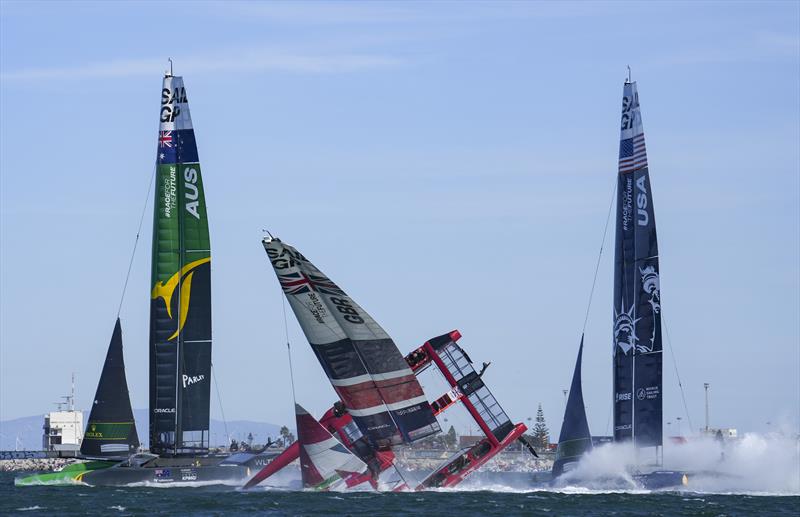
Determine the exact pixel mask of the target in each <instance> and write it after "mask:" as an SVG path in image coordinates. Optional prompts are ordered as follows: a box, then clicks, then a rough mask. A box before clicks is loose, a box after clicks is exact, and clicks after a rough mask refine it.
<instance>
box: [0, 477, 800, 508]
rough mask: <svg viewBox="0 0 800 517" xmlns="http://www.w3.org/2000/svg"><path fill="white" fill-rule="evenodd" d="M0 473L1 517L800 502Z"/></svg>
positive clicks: (793, 504)
mask: <svg viewBox="0 0 800 517" xmlns="http://www.w3.org/2000/svg"><path fill="white" fill-rule="evenodd" d="M14 477H15V475H14V474H12V473H0V515H21V516H35V515H59V516H61V515H63V516H70V515H74V516H81V517H89V516H95V515H97V516H116V515H119V516H124V515H190V516H216V515H242V516H245V515H246V516H253V515H275V516H283V515H287V516H289V515H291V516H313V515H352V516H404V515H426V516H428V515H430V516H437V515H442V516H454V517H464V516H484V515H488V516H492V515H496V516H508V515H547V516H573V515H574V516H584V515H615V516H649V515H669V516H672V515H687V516H688V515H690V516H709V517H711V516H761V515H763V516H783V515H786V516H793V517H796V516H797V515H800V496H797V495H777V494H769V493H749V494H714V493H697V492H690V491H687V492H648V491H641V490H637V491H601V490H597V491H592V490H586V489H577V488H576V489H570V488H569V487H567V488H564V489H562V490H559V491H542V490H524V489H513V488H510V487H504V486H502V485H497V484H493V485H491V490H487V489H481V488H480V487H479V486H474V485H473V486H474V488H471V489H468V490H467V489H463V490H442V491H430V492H417V493H401V494H393V493H372V492H355V493H336V492H304V491H290V490H279V489H269V488H260V489H257V490H253V491H248V492H243V491H240V490H237V489H235V488H232V487H225V486H195V487H193V486H188V487H169V488H162V487H149V486H142V487H131V488H99V487H88V486H33V487H17V486H14Z"/></svg>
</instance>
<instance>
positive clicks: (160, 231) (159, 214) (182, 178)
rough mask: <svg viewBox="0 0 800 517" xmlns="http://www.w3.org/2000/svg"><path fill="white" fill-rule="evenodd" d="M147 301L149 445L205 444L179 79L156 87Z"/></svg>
mask: <svg viewBox="0 0 800 517" xmlns="http://www.w3.org/2000/svg"><path fill="white" fill-rule="evenodd" d="M160 122H161V125H160V127H159V134H158V135H159V136H158V155H157V160H156V161H157V163H156V192H155V207H154V211H155V213H154V217H153V248H152V253H153V254H152V280H151V289H152V291H151V300H150V449H151V451H153V452H154V453H156V454H162V455H177V454H197V453H204V452H205V451H207V449H208V438H209V433H208V429H209V403H210V399H211V384H210V381H211V244H210V241H209V234H208V214H207V212H206V202H205V195H204V192H203V181H202V177H201V175H200V163H199V161H198V156H197V145H196V143H195V135H194V129H193V127H192V119H191V116H190V114H189V103H188V100H187V97H186V88H185V87H184V84H183V78H181V77H176V76H171V75H168V76H166V77H165V78H164V83H163V87H162V90H161V115H160Z"/></svg>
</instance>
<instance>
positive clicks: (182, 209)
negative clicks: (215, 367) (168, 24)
mask: <svg viewBox="0 0 800 517" xmlns="http://www.w3.org/2000/svg"><path fill="white" fill-rule="evenodd" d="M155 181H156V186H155V200H154V214H153V244H152V277H151V282H150V287H151V296H150V428H149V431H150V432H149V435H150V454H140V455H130V453H132V452H135V449H136V447H137V446H138V439H137V437H136V431H135V427H134V426H133V416H132V413H131V410H130V401H129V400H128V397H127V387H125V389H124V393H123V390H122V389H121V388H117V389H118V391H117V392H115V393H116V395H117V397H116V398H114V399H109V400H100V399H98V400H97V401H96V402H97V404H98V406H97V410H98V411H100V408H101V407H102V408H104V409H103V411H106V412H107V413H104V414H102V415H98V416H97V419H98V420H97V421H95V422H93V421H92V419H93V418H94V415H95V413H94V411H95V410H94V409H93V412H92V417H90V422H89V429H88V431H87V435H86V436H87V440H86V441H85V442H84V444H85V447H84V448H85V450H83V449H82V453H83V454H84V455H85V456H86V457H107V456H110V455H112V454H111V453H113V456H116V457H119V456H121V457H124V458H125V461H121V462H118V463H115V464H111V463H97V462H95V463H89V464H81V466H80V467H76V468H78V469H79V471H76V473H75V476H72V477H73V478H74V479H75V480H78V481H83V482H86V483H89V484H92V485H119V484H128V483H134V482H155V483H172V482H180V481H192V482H195V481H199V482H219V481H237V480H239V479H243V478H245V477H246V476H248V474H249V472H250V467H253V466H256V465H259V466H262V465H263V464H264V463H266V456H258V455H253V454H249V455H248V454H239V455H236V456H232V457H224V456H210V455H209V454H208V447H209V438H210V435H209V409H210V395H211V388H210V382H211V246H210V240H209V233H208V214H207V211H206V201H205V196H204V192H203V181H202V177H201V174H200V163H199V159H198V153H197V145H196V143H195V135H194V129H193V127H192V119H191V115H190V113H189V104H188V98H187V94H186V88H185V86H184V83H183V78H182V77H178V76H173V75H172V73H171V71H170V72H168V73H167V74H165V77H164V80H163V85H162V89H161V111H160V127H159V132H158V153H157V157H156V173H155ZM119 334H120V333H119V322H117V328H115V332H114V338H112V342H111V346H110V348H109V355H108V357H107V359H106V366H105V368H104V370H103V377H101V380H100V385H99V387H98V396H99V397H100V396H101V394H105V393H106V386H107V385H108V384H109V383H111V384H114V383H115V382H119V381H120V380H121V381H122V383H123V384H124V380H125V377H124V370H122V368H123V367H122V349H121V337H119ZM115 343H118V344H116V345H115ZM109 361H111V365H110V363H109ZM110 375H114V376H115V379H110V380H109V379H108V376H110ZM101 403H102V405H101ZM110 408H114V409H113V411H112V409H110ZM111 418H113V419H114V423H113V424H112V423H110V422H108V421H106V420H110V419H111ZM101 419H102V420H103V421H100V420H101ZM112 440H114V442H113V443H111V442H112ZM123 448H124V450H123ZM109 467H110V468H109ZM69 472H70V471H68V470H65V471H64V473H65V474H66V476H65V479H66V478H69V477H71V474H69Z"/></svg>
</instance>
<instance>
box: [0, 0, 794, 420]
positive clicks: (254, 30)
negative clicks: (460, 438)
mask: <svg viewBox="0 0 800 517" xmlns="http://www.w3.org/2000/svg"><path fill="white" fill-rule="evenodd" d="M0 5H1V6H2V8H1V10H0V29H1V30H0V58H2V59H1V61H0V94H1V95H0V109H1V110H2V111H1V112H0V115H2V116H1V117H0V204H1V206H0V215H1V216H2V220H1V221H0V282H1V287H2V298H1V299H0V420H5V419H9V418H15V417H19V416H25V415H30V414H35V413H41V412H44V411H47V410H49V409H50V408H52V407H53V406H52V405H51V403H52V402H55V401H56V400H57V399H58V397H59V396H60V395H62V394H65V393H66V391H67V389H68V385H69V376H70V372H72V371H75V372H77V375H78V403H79V405H81V406H83V407H87V406H88V404H89V403H90V401H91V398H92V396H93V393H94V390H95V385H96V382H97V377H98V375H99V371H100V367H101V363H102V360H103V357H104V354H105V348H106V346H107V344H108V339H109V337H110V334H111V330H112V327H113V323H114V321H113V320H114V316H115V314H116V310H117V304H118V301H119V296H120V292H121V289H122V284H123V282H124V279H125V273H126V269H127V263H128V260H129V257H130V252H131V247H132V246H133V242H134V237H135V235H136V229H137V224H138V220H139V214H140V213H141V211H142V207H143V204H144V201H145V193H146V191H147V186H148V185H147V182H148V179H149V178H150V174H151V172H152V167H153V163H154V158H155V144H156V131H157V123H158V118H157V117H158V108H159V106H158V102H159V96H160V81H161V75H162V73H163V71H164V69H165V67H166V66H167V64H166V59H167V57H172V58H173V60H174V62H175V73H176V74H179V75H183V76H184V77H185V81H186V86H187V92H188V94H189V99H190V104H191V109H192V117H193V121H194V125H195V129H196V133H197V141H198V146H199V151H200V160H201V162H202V165H203V174H204V182H205V186H206V193H207V202H208V206H209V214H210V225H211V238H212V250H213V251H212V253H213V263H214V269H213V280H212V282H213V284H212V289H213V299H214V322H213V325H214V340H215V341H214V365H215V373H216V374H217V379H218V381H219V388H220V390H221V393H222V399H223V402H224V408H225V415H226V416H227V417H228V418H229V419H240V418H241V419H244V418H246V419H253V420H265V421H271V422H275V423H284V422H287V423H288V422H292V421H293V407H292V403H291V394H290V390H289V384H288V382H289V379H288V372H287V368H286V354H285V346H284V343H283V341H284V338H283V334H284V327H283V317H282V312H281V297H282V294H281V293H280V290H279V288H278V285H277V282H276V280H275V278H274V274H273V273H272V271H271V270H270V269H271V268H269V265H268V262H267V260H266V256H265V254H264V251H263V249H262V248H261V245H260V237H261V229H262V228H268V229H270V230H271V231H272V232H273V233H274V234H276V235H279V236H280V237H282V238H283V239H284V240H285V241H287V242H289V243H291V244H293V245H295V246H296V247H298V248H299V249H300V250H301V251H303V253H304V254H306V256H308V257H309V258H310V259H311V260H312V261H314V262H315V263H316V264H317V265H318V266H319V267H320V268H321V269H322V270H323V271H325V272H326V273H327V274H328V275H329V276H330V277H331V278H333V279H334V280H335V281H336V282H337V283H339V284H340V285H341V286H342V287H343V288H344V289H346V290H347V291H348V292H349V294H351V295H352V296H353V298H355V299H356V300H357V301H358V302H359V304H360V305H362V306H363V307H364V308H365V309H366V310H368V311H369V312H370V313H371V314H372V315H373V316H374V317H375V319H376V320H377V321H379V322H380V323H381V324H382V325H383V326H384V327H385V328H386V330H387V331H388V332H389V333H390V334H391V335H392V336H393V337H394V338H395V340H396V342H397V343H398V345H399V347H400V349H401V350H404V351H405V350H411V349H413V348H414V347H416V346H417V345H418V344H421V343H422V342H423V341H425V340H426V339H427V338H429V337H432V336H435V335H438V334H441V333H444V332H447V331H449V330H451V329H454V328H458V329H460V330H461V331H462V333H463V335H464V338H463V339H462V344H463V346H464V347H465V348H466V349H467V350H468V351H469V352H470V355H472V357H473V358H474V359H475V360H476V361H478V362H481V361H484V360H491V361H492V367H491V368H490V370H489V371H488V372H487V374H486V377H485V378H486V380H487V382H488V383H490V386H491V387H492V389H493V391H494V392H495V394H496V396H497V398H498V399H499V400H500V401H501V402H502V404H503V405H504V406H505V408H506V410H507V411H508V413H510V414H511V416H512V418H514V419H516V420H522V419H525V418H527V417H529V416H533V415H534V414H535V410H536V405H537V404H538V403H540V402H541V403H542V406H543V408H544V411H545V415H546V417H547V418H548V421H549V423H550V426H551V430H552V431H553V433H554V434H557V431H558V427H559V424H560V420H561V412H562V409H563V397H562V394H561V390H562V389H563V388H566V387H568V386H569V382H570V376H571V373H572V368H573V361H574V358H575V354H576V352H577V344H578V340H579V337H580V331H581V326H582V324H583V319H584V313H585V310H586V303H587V298H588V294H589V289H590V287H591V282H592V275H593V272H594V265H595V260H596V257H597V252H598V249H599V246H600V241H601V237H602V232H603V226H604V224H605V219H606V213H607V209H608V206H609V202H610V200H611V198H610V196H611V193H612V189H613V186H614V182H615V181H616V161H617V149H618V147H617V146H618V142H617V141H618V138H619V135H618V122H619V121H618V119H619V114H618V113H619V106H620V102H621V93H622V83H623V80H624V78H625V75H626V68H625V67H626V65H630V66H631V67H632V69H633V77H634V79H635V80H637V81H638V84H639V92H640V96H641V103H642V115H643V120H644V126H645V130H646V132H647V135H648V141H647V143H648V154H649V163H650V167H651V175H652V184H653V189H654V203H655V207H656V219H657V222H658V231H659V241H660V242H659V244H660V246H659V247H660V251H661V281H662V301H663V308H664V315H665V318H666V323H667V327H668V330H669V335H670V337H671V343H672V348H673V350H674V358H675V359H676V360H677V365H678V368H679V372H680V375H681V379H682V381H683V386H684V388H685V390H686V397H687V403H688V407H689V416H690V418H691V419H692V423H693V424H694V427H698V426H700V425H702V422H703V383H704V382H709V383H711V386H712V388H711V389H712V392H711V393H712V395H711V403H712V406H711V418H712V424H713V425H720V426H731V427H738V428H740V429H743V430H765V429H767V427H768V426H767V424H766V422H771V423H772V424H771V425H772V426H775V425H778V424H780V423H783V424H786V425H788V426H790V428H792V429H795V430H796V429H798V427H800V415H799V414H798V412H799V411H800V409H799V408H800V296H799V295H798V293H800V265H799V264H800V209H799V208H798V207H799V206H800V181H799V178H800V145H799V144H798V142H799V141H800V34H799V33H798V31H799V30H800V29H798V27H800V7H799V4H798V3H796V2H778V3H766V2H759V3H744V2H736V3H723V2H710V3H698V2H691V3H689V2H687V3H656V2H650V3H632V2H624V3H600V2H582V3H557V4H556V3H522V2H518V3H500V2H494V3H461V4H455V3H449V2H447V3H422V2H414V3H400V2H393V3H378V2H369V3H356V2H347V3H296V2H292V3H256V2H245V3H235V2H228V3H215V2H202V3H191V2H174V3H172V2H145V3H134V2H127V3H123V2H117V3H100V2H98V3H75V2H71V3H66V2H52V3H44V2H38V3H37V2H20V3H15V2H3V3H2V4H0ZM151 210H152V208H151V205H148V208H147V216H146V218H145V222H144V227H143V228H144V230H143V235H142V239H141V242H140V246H139V250H138V252H137V255H136V258H135V261H134V265H133V269H132V276H131V284H130V287H129V290H128V294H127V298H126V301H125V305H124V307H123V311H122V317H123V332H124V340H125V350H126V363H127V370H128V382H129V385H130V388H131V395H132V398H133V404H134V406H135V407H146V405H147V329H148V319H147V318H148V315H147V313H148V291H149V289H148V284H149V261H150V259H149V246H150V231H149V229H150V217H151V215H150V214H151ZM612 228H613V222H612ZM610 233H611V234H613V231H612V232H610ZM611 234H610V235H609V239H608V240H607V248H606V249H607V253H606V254H605V255H604V257H603V260H602V262H601V265H600V274H599V279H598V284H597V289H596V293H595V299H594V303H593V305H592V307H591V312H590V314H589V324H588V327H587V337H586V350H585V353H584V397H585V399H586V401H587V405H588V413H589V423H590V426H591V428H592V431H593V432H594V433H595V434H604V433H606V432H607V430H608V429H609V424H608V422H609V415H610V407H611V401H610V398H611V350H612V344H611V323H612V306H611V298H612V292H611V278H612V270H611V261H610V258H611V237H612V235H611ZM289 331H290V336H291V341H292V343H293V350H294V362H295V367H296V370H297V375H296V377H297V378H298V385H297V393H298V401H299V402H301V403H302V404H303V405H304V406H305V407H307V408H308V409H310V410H312V411H314V412H317V413H318V412H320V411H322V410H324V409H325V408H326V407H328V406H329V405H330V403H331V402H332V401H333V400H334V397H335V396H334V393H333V391H332V389H331V388H330V386H329V385H328V383H327V382H326V381H325V380H324V377H323V373H322V370H321V368H320V367H319V365H318V364H317V362H316V360H315V358H314V357H313V355H312V353H311V351H310V348H309V347H308V345H307V343H306V342H305V339H304V338H303V336H302V333H301V332H300V330H299V327H298V326H297V324H296V322H295V321H294V319H293V318H291V317H290V320H289ZM672 357H673V355H672V354H670V351H669V348H667V352H666V356H665V367H664V372H665V409H664V411H665V419H666V420H670V421H674V420H675V417H677V416H682V417H683V422H684V423H683V429H682V430H683V431H684V432H685V431H686V430H687V429H686V428H687V426H686V416H685V415H684V410H683V407H682V402H681V398H680V393H679V391H678V386H677V381H676V378H675V373H674V368H673V359H672ZM430 382H431V383H433V381H430ZM434 391H435V390H434ZM429 395H430V396H431V397H435V396H438V395H439V393H438V392H436V393H434V392H431V393H429ZM212 414H213V415H214V416H216V417H219V407H218V404H217V402H216V399H215V400H214V402H213V405H212ZM674 429H675V427H672V430H673V431H674Z"/></svg>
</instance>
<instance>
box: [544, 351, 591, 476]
mask: <svg viewBox="0 0 800 517" xmlns="http://www.w3.org/2000/svg"><path fill="white" fill-rule="evenodd" d="M582 357H583V336H581V346H580V348H578V359H577V360H576V361H575V372H574V373H573V374H572V385H571V386H570V388H569V398H567V407H566V409H565V410H564V422H563V423H562V424H561V433H560V434H559V435H558V449H556V459H555V462H553V477H557V476H560V475H561V474H562V473H563V472H564V470H566V469H565V468H564V467H565V466H566V465H568V464H570V463H575V462H577V461H578V460H579V459H580V458H581V456H583V454H585V453H586V451H589V450H591V448H592V434H591V433H590V432H589V423H588V422H587V421H586V407H585V406H584V404H583V387H582V383H581V361H582Z"/></svg>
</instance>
